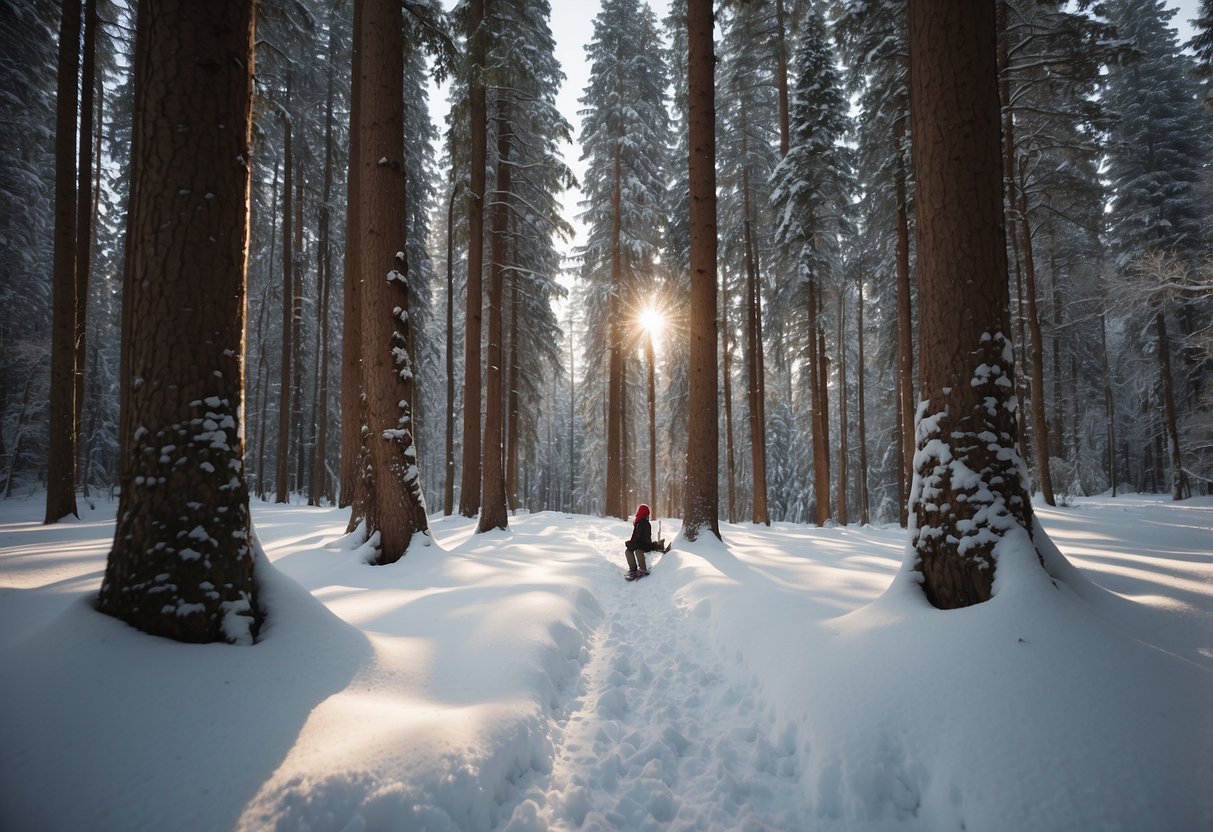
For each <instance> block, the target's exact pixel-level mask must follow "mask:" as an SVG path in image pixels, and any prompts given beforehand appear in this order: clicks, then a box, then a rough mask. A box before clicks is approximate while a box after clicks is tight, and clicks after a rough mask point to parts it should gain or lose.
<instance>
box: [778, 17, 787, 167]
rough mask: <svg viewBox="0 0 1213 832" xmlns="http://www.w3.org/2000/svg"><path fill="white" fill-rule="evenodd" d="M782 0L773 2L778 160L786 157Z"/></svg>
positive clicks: (785, 76)
mask: <svg viewBox="0 0 1213 832" xmlns="http://www.w3.org/2000/svg"><path fill="white" fill-rule="evenodd" d="M786 23H787V22H786V17H785V15H784V10H783V0H775V83H776V85H777V86H778V88H779V158H780V159H782V158H783V157H784V156H787V155H788V147H789V145H790V141H789V136H790V121H789V116H788V36H787V25H786Z"/></svg>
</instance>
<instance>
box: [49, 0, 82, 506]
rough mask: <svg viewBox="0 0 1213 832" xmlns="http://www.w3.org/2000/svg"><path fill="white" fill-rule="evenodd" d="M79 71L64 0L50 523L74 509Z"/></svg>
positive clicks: (74, 1) (70, 4)
mask: <svg viewBox="0 0 1213 832" xmlns="http://www.w3.org/2000/svg"><path fill="white" fill-rule="evenodd" d="M79 69H80V0H64V3H63V17H62V18H61V20H60V24H59V80H58V92H57V103H56V105H55V243H54V245H55V247H54V263H53V266H52V268H53V274H54V283H53V285H52V323H51V382H50V395H49V401H48V402H47V411H48V414H49V422H48V425H47V448H46V516H45V518H44V520H43V522H44V523H48V524H49V523H56V522H58V521H59V520H62V519H63V518H64V517H67V516H68V515H69V514H71V515H74V516H77V517H79V514H78V513H77V510H76V439H77V436H76V418H75V390H76V380H75V365H76V343H75V341H76V319H77V317H78V306H79V302H80V301H79V300H78V299H77V297H76V223H77V217H76V126H77V125H76V117H77V109H76V108H77V104H78V99H77V89H76V82H77V78H76V76H77V74H78V72H79Z"/></svg>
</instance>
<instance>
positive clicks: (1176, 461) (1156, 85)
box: [1106, 0, 1210, 499]
mask: <svg viewBox="0 0 1213 832" xmlns="http://www.w3.org/2000/svg"><path fill="white" fill-rule="evenodd" d="M1107 9H1108V17H1109V21H1110V22H1111V23H1112V24H1113V25H1114V26H1115V27H1116V30H1117V32H1118V34H1119V35H1120V37H1121V38H1124V39H1125V40H1127V41H1128V42H1129V43H1130V44H1131V45H1132V46H1133V48H1134V50H1135V54H1134V55H1133V56H1131V57H1129V58H1126V59H1124V60H1121V61H1119V62H1116V63H1113V64H1112V65H1111V66H1109V67H1108V76H1107V87H1106V100H1107V103H1108V107H1109V108H1110V109H1111V110H1112V111H1113V118H1112V121H1111V129H1110V131H1109V145H1108V159H1107V169H1106V176H1107V178H1108V183H1109V187H1110V189H1111V193H1112V200H1111V205H1110V209H1109V213H1108V225H1109V233H1110V236H1111V247H1112V250H1113V252H1114V253H1115V255H1116V258H1117V263H1118V265H1119V266H1120V268H1121V270H1122V273H1125V274H1131V272H1132V270H1133V269H1134V268H1135V266H1134V264H1135V263H1137V262H1139V261H1142V260H1143V258H1145V257H1147V256H1148V255H1150V254H1151V253H1171V254H1174V255H1175V256H1177V257H1179V258H1180V259H1181V260H1183V261H1185V262H1189V263H1190V262H1192V261H1193V260H1194V259H1195V258H1196V257H1197V256H1199V255H1200V254H1201V253H1203V251H1204V249H1205V247H1206V246H1207V244H1208V239H1207V236H1206V234H1205V230H1204V229H1205V228H1206V227H1207V225H1208V219H1209V217H1210V212H1209V209H1208V200H1207V199H1206V198H1205V197H1206V196H1207V195H1206V194H1202V192H1201V190H1202V187H1201V175H1202V167H1201V164H1202V160H1203V159H1205V158H1207V153H1208V147H1209V130H1208V121H1207V118H1205V117H1204V114H1203V113H1202V112H1201V110H1200V108H1199V105H1198V103H1197V90H1196V86H1195V81H1194V80H1193V78H1192V73H1191V70H1192V66H1191V62H1190V61H1189V60H1188V58H1186V57H1185V56H1184V55H1183V54H1181V53H1180V52H1179V50H1178V44H1177V38H1176V33H1175V30H1174V29H1172V28H1170V27H1169V26H1168V25H1167V22H1168V21H1169V20H1170V18H1171V17H1172V16H1173V14H1174V11H1173V10H1167V9H1166V8H1165V7H1164V6H1163V4H1162V2H1160V0H1154V1H1153V2H1146V3H1129V2H1123V0H1118V2H1113V3H1109V4H1108V6H1107ZM1141 301H1142V306H1141V307H1140V310H1141V314H1142V315H1143V316H1144V317H1145V318H1146V319H1147V320H1150V319H1152V321H1153V330H1154V334H1155V347H1154V353H1155V355H1156V357H1157V360H1158V375H1159V380H1160V392H1161V395H1160V398H1161V400H1162V405H1163V406H1162V408H1161V410H1162V412H1163V429H1164V431H1165V434H1166V436H1167V444H1168V446H1169V457H1170V460H1171V489H1170V490H1171V493H1172V496H1173V497H1174V499H1180V498H1181V497H1182V496H1184V494H1185V493H1186V491H1185V489H1186V485H1185V477H1184V472H1183V461H1182V455H1181V451H1180V436H1179V425H1178V422H1179V418H1178V413H1177V409H1176V402H1177V401H1179V400H1180V396H1178V395H1177V394H1176V392H1175V390H1174V388H1175V386H1176V380H1175V376H1174V370H1175V368H1173V367H1172V366H1171V361H1170V355H1171V351H1172V350H1171V345H1170V343H1169V342H1170V338H1171V336H1170V329H1171V326H1172V325H1171V324H1170V323H1169V322H1168V315H1169V313H1170V314H1174V316H1175V319H1176V321H1177V322H1178V326H1179V328H1180V331H1181V333H1182V334H1184V335H1191V334H1193V333H1195V332H1197V331H1200V330H1202V329H1203V328H1204V327H1205V326H1207V325H1208V321H1209V319H1210V310H1209V309H1208V308H1207V304H1206V305H1202V304H1200V303H1199V302H1192V301H1191V300H1190V299H1187V298H1182V297H1181V298H1179V299H1175V300H1173V302H1168V296H1167V293H1165V292H1162V291H1156V290H1147V292H1146V293H1145V296H1144V297H1142V298H1141ZM1181 356H1182V364H1183V367H1184V369H1185V370H1186V372H1185V373H1184V374H1183V377H1184V378H1186V380H1187V384H1186V387H1187V394H1188V396H1185V397H1184V398H1188V397H1192V398H1198V397H1199V395H1200V391H1201V390H1202V389H1203V386H1204V383H1205V382H1204V376H1205V375H1206V374H1207V364H1208V362H1207V359H1204V360H1202V359H1201V358H1200V357H1199V356H1198V355H1197V354H1195V353H1194V352H1193V351H1190V350H1189V351H1184V352H1183V353H1181Z"/></svg>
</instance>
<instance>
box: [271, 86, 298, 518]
mask: <svg viewBox="0 0 1213 832" xmlns="http://www.w3.org/2000/svg"><path fill="white" fill-rule="evenodd" d="M286 90H287V92H286V98H287V105H288V107H289V105H290V97H291V92H290V90H291V80H290V76H289V75H288V76H287V82H286ZM282 130H283V135H282V148H283V151H282V152H283V162H282V352H281V358H280V359H279V362H278V368H279V372H278V453H277V457H276V459H275V462H274V502H276V503H288V502H290V499H291V495H290V471H291V444H290V443H291V379H292V378H293V377H294V376H293V374H292V372H291V358H292V357H293V356H294V350H293V349H292V347H293V346H294V343H295V337H294V326H293V325H294V322H295V303H294V295H295V277H294V263H295V252H294V249H293V247H292V236H293V235H292V234H291V224H292V222H293V220H294V216H293V214H294V211H293V206H292V204H291V197H292V194H293V191H294V175H295V161H294V158H293V154H292V152H291V151H292V148H291V123H290V120H289V119H288V120H286V121H285V122H284V124H283V128H282Z"/></svg>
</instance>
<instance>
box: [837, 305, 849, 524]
mask: <svg viewBox="0 0 1213 832" xmlns="http://www.w3.org/2000/svg"><path fill="white" fill-rule="evenodd" d="M846 323H847V293H846V291H845V290H844V291H840V292H839V293H838V486H837V488H838V522H839V523H841V524H842V525H844V526H845V525H846V524H847V523H848V522H850V521H849V518H848V515H847V476H848V473H849V472H848V471H847V467H848V466H847V463H848V461H849V460H848V459H847V455H848V454H849V453H850V448H849V447H848V446H847V428H848V426H849V425H848V422H847V350H846V346H845V345H844V333H845V332H846V331H847V327H846Z"/></svg>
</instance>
